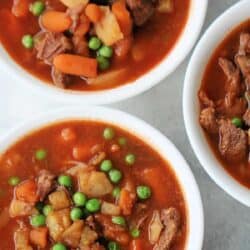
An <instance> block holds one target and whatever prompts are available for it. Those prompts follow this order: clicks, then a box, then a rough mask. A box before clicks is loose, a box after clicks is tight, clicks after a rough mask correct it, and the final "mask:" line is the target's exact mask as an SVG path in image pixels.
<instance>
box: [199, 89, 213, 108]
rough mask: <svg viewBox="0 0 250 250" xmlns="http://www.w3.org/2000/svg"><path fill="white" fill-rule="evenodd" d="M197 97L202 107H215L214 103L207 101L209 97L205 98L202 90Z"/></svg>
mask: <svg viewBox="0 0 250 250" xmlns="http://www.w3.org/2000/svg"><path fill="white" fill-rule="evenodd" d="M198 96H199V99H200V101H201V103H202V105H203V106H204V107H214V106H215V105H214V102H213V101H212V100H211V99H209V97H208V96H207V94H206V93H205V92H204V91H203V90H200V91H199V93H198Z"/></svg>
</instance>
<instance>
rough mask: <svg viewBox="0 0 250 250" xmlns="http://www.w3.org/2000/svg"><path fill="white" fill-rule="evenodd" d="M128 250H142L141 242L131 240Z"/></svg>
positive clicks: (139, 240)
mask: <svg viewBox="0 0 250 250" xmlns="http://www.w3.org/2000/svg"><path fill="white" fill-rule="evenodd" d="M129 250H142V240H141V239H135V240H132V241H131V243H130V246H129Z"/></svg>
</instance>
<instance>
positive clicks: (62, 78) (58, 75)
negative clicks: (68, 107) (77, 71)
mask: <svg viewBox="0 0 250 250" xmlns="http://www.w3.org/2000/svg"><path fill="white" fill-rule="evenodd" d="M51 77H52V80H53V82H54V84H55V85H56V86H57V87H59V88H66V87H67V86H68V85H69V84H70V83H71V81H72V76H70V75H67V74H64V73H62V72H61V71H59V70H58V69H56V68H55V67H52V69H51Z"/></svg>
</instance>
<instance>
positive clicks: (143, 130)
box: [0, 107, 204, 250]
mask: <svg viewBox="0 0 250 250" xmlns="http://www.w3.org/2000/svg"><path fill="white" fill-rule="evenodd" d="M71 119H74V120H75V119H77V120H95V121H103V122H107V123H111V124H114V125H116V126H118V127H121V128H123V129H125V130H127V131H129V132H131V133H132V134H135V135H136V136H138V137H139V138H141V139H142V140H143V141H145V142H146V143H147V144H148V145H150V146H151V147H153V148H154V149H156V150H157V151H158V152H159V153H160V155H161V156H162V157H163V159H166V160H167V161H168V162H169V163H170V166H171V167H172V169H173V171H174V172H175V174H176V177H177V179H178V181H179V183H180V186H181V188H182V191H183V194H184V198H185V200H186V206H187V217H188V223H187V224H188V230H187V235H188V236H187V242H186V248H185V249H186V250H201V249H202V243H203V233H204V216H203V208H202V202H201V197H200V193H199V189H198V186H197V184H196V182H195V179H194V176H193V174H192V172H191V170H190V168H189V166H188V165H187V163H186V161H185V160H184V159H183V157H182V156H181V154H180V153H179V151H178V150H177V149H176V148H175V146H174V145H173V144H172V143H171V142H170V141H169V140H168V139H166V137H164V136H163V135H162V134H161V133H160V132H158V131H157V130H156V129H154V128H153V127H151V126H150V125H148V124H146V123H145V122H144V121H142V120H139V119H138V118H135V117H133V116H131V115H128V114H126V113H123V112H121V111H115V110H112V109H108V108H101V107H84V108H66V109H60V110H57V111H54V112H50V113H46V114H44V115H42V116H39V117H37V118H35V119H32V120H30V121H27V122H25V123H23V124H21V125H19V126H18V127H17V128H15V129H12V130H11V131H10V132H9V133H8V134H7V135H6V136H4V138H1V140H0V153H2V152H4V151H5V150H6V149H7V148H8V147H10V146H11V145H12V144H13V143H15V142H16V141H17V140H18V139H20V138H22V137H23V136H24V135H26V134H29V133H30V132H31V131H33V130H36V129H38V128H40V127H43V126H45V125H48V124H50V123H54V122H59V121H65V120H71ZM159 145H160V146H159Z"/></svg>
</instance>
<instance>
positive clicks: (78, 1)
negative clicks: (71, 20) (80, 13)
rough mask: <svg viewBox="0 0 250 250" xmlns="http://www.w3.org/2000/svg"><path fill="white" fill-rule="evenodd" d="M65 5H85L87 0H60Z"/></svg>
mask: <svg viewBox="0 0 250 250" xmlns="http://www.w3.org/2000/svg"><path fill="white" fill-rule="evenodd" d="M60 1H61V2H62V3H63V4H64V5H65V6H67V7H69V8H73V7H76V6H79V5H83V6H85V5H87V3H88V2H89V1H88V0H60Z"/></svg>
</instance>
